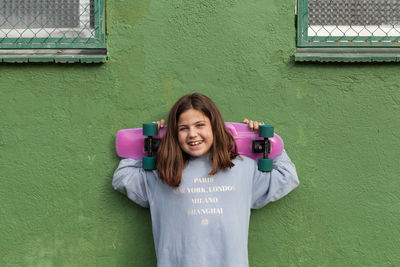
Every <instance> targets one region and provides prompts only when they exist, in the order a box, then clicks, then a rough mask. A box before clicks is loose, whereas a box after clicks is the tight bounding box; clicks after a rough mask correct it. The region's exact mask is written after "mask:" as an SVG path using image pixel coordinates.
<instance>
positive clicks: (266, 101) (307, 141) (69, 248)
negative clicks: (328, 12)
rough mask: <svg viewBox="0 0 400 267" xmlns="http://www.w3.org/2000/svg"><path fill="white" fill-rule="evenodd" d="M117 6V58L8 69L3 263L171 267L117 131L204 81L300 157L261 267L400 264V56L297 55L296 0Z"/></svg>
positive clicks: (3, 74)
mask: <svg viewBox="0 0 400 267" xmlns="http://www.w3.org/2000/svg"><path fill="white" fill-rule="evenodd" d="M107 8H108V36H107V45H108V49H109V55H110V59H109V61H108V62H107V63H106V64H103V65H52V64H30V65H18V64H16V65H10V64H8V65H0V126H1V127H0V151H1V153H0V175H1V184H0V185H1V186H0V203H1V204H0V232H1V233H2V234H1V238H0V256H1V257H0V266H143V265H146V266H155V264H156V258H155V253H154V246H153V240H152V234H151V225H150V215H149V211H148V210H146V209H142V208H140V207H138V206H136V205H135V204H133V203H132V202H130V201H129V200H128V199H127V198H125V197H124V196H122V195H120V194H119V193H118V192H115V191H114V190H113V189H112V187H111V177H112V173H113V171H114V169H115V168H116V166H117V164H118V161H119V159H118V157H117V156H116V154H115V152H114V137H115V133H116V132H117V130H119V129H123V128H133V127H139V126H140V125H141V124H142V123H143V122H149V121H152V120H155V119H159V118H165V117H166V116H167V113H168V109H169V108H170V107H171V105H172V104H173V103H174V101H176V100H177V99H178V98H179V97H180V96H181V95H183V94H186V93H189V92H194V91H197V92H201V93H204V94H207V95H209V96H210V97H211V98H212V99H213V100H214V101H215V102H216V103H217V105H218V107H219V108H220V110H221V112H222V114H223V116H224V118H225V120H226V121H241V120H242V119H243V117H249V118H252V119H255V120H260V121H264V122H267V123H270V124H274V125H275V128H276V132H277V133H278V134H279V135H280V136H282V138H284V140H285V144H286V149H287V151H288V154H289V155H290V156H291V158H292V160H293V161H294V163H295V164H296V166H297V169H298V173H299V178H300V180H301V185H300V187H299V188H297V189H296V190H295V191H294V192H292V193H291V194H290V195H289V196H288V197H286V198H285V199H282V200H281V201H279V202H276V203H274V204H271V205H268V206H267V207H265V208H263V209H261V210H258V211H255V212H253V213H252V217H251V225H250V230H249V231H250V235H249V257H250V265H251V266H397V265H400V256H399V255H400V254H399V253H398V252H399V251H400V243H399V240H400V230H399V229H400V228H399V226H398V222H399V221H400V212H399V210H400V197H399V195H398V192H397V191H398V189H399V188H400V182H399V179H398V172H399V171H400V167H399V158H400V146H399V141H400V90H399V83H400V78H399V75H398V73H399V71H400V65H397V64H295V63H294V62H293V54H294V49H295V28H294V17H293V9H294V4H293V1H289V0H283V1H234V0H230V1H210V0H204V1H194V2H187V1H175V0H174V1H138V0H135V1H127V0H125V1H123V0H116V1H109V2H108V7H107Z"/></svg>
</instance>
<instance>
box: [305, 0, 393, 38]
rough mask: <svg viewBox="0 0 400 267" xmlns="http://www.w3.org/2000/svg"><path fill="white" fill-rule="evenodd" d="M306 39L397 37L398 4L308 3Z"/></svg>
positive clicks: (385, 0) (359, 0)
mask: <svg viewBox="0 0 400 267" xmlns="http://www.w3.org/2000/svg"><path fill="white" fill-rule="evenodd" d="M308 36H330V37H333V36H346V37H362V36H364V37H366V36H371V37H396V36H400V1H399V0H308Z"/></svg>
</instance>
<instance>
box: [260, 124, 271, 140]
mask: <svg viewBox="0 0 400 267" xmlns="http://www.w3.org/2000/svg"><path fill="white" fill-rule="evenodd" d="M258 135H259V136H260V137H264V138H271V137H273V136H274V126H272V125H260V128H259V130H258Z"/></svg>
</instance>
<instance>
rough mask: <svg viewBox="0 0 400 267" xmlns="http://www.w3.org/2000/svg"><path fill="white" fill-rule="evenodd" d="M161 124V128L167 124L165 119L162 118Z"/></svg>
mask: <svg viewBox="0 0 400 267" xmlns="http://www.w3.org/2000/svg"><path fill="white" fill-rule="evenodd" d="M160 126H161V128H162V127H164V126H165V120H161V122H160Z"/></svg>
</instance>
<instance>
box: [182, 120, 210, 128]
mask: <svg viewBox="0 0 400 267" xmlns="http://www.w3.org/2000/svg"><path fill="white" fill-rule="evenodd" d="M200 122H203V123H204V122H206V121H205V120H202V121H196V122H195V123H193V124H197V123H200ZM181 126H187V124H178V127H181Z"/></svg>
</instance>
